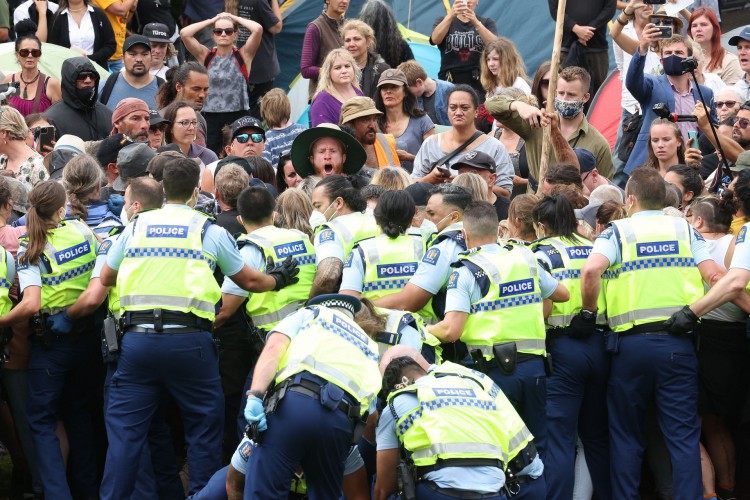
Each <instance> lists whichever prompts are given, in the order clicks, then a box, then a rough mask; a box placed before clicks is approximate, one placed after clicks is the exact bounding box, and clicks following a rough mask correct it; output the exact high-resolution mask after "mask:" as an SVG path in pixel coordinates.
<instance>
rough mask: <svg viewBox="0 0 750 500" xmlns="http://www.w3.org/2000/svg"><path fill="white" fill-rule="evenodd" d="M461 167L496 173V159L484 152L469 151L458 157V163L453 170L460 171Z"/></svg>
mask: <svg viewBox="0 0 750 500" xmlns="http://www.w3.org/2000/svg"><path fill="white" fill-rule="evenodd" d="M461 167H471V168H478V169H480V170H487V171H489V172H490V173H492V174H494V173H495V159H494V158H493V157H491V156H490V155H488V154H487V153H483V152H482V151H469V152H468V153H464V154H463V155H461V156H459V157H458V161H457V162H456V163H454V164H453V165H452V166H451V168H453V169H456V170H458V169H459V168H461Z"/></svg>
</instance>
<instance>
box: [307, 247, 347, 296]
mask: <svg viewBox="0 0 750 500" xmlns="http://www.w3.org/2000/svg"><path fill="white" fill-rule="evenodd" d="M343 270H344V263H343V262H341V259H337V258H336V257H328V258H326V259H323V260H322V261H320V264H318V270H317V271H316V272H315V279H314V280H313V286H312V290H310V297H316V296H318V295H322V294H326V293H338V291H339V287H340V286H341V274H342V272H343Z"/></svg>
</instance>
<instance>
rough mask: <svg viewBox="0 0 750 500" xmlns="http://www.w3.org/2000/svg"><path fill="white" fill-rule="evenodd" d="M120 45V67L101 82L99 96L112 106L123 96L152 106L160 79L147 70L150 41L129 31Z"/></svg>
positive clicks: (161, 82)
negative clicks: (121, 65)
mask: <svg viewBox="0 0 750 500" xmlns="http://www.w3.org/2000/svg"><path fill="white" fill-rule="evenodd" d="M116 3H117V2H116ZM113 5H115V4H113ZM122 49H123V55H122V64H123V70H122V71H121V70H119V69H118V70H117V71H116V72H115V73H113V74H111V75H110V76H109V78H107V79H106V80H105V81H104V82H102V83H101V85H100V88H99V100H100V101H101V103H102V104H105V105H106V106H107V107H108V108H109V109H112V110H114V109H115V107H116V106H117V105H118V103H119V102H120V101H122V100H123V99H126V98H138V99H140V100H142V101H144V102H145V103H146V104H147V105H148V107H149V108H155V107H156V92H157V91H158V89H159V85H162V84H163V83H164V81H163V80H161V78H159V77H158V76H154V75H152V74H151V72H150V68H151V42H150V41H149V39H148V38H146V37H145V36H143V35H131V36H129V37H127V38H126V39H125V43H123V45H122Z"/></svg>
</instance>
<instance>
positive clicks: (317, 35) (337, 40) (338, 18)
mask: <svg viewBox="0 0 750 500" xmlns="http://www.w3.org/2000/svg"><path fill="white" fill-rule="evenodd" d="M348 7H349V0H328V1H327V2H325V9H323V12H322V13H321V14H320V16H318V17H317V18H316V19H315V20H313V22H311V23H310V24H308V25H307V29H306V30H305V38H304V40H303V42H302V55H301V57H300V64H299V67H300V71H301V73H302V76H303V77H305V78H307V79H308V80H310V85H309V90H308V94H309V97H310V99H311V100H312V98H313V95H315V93H316V92H317V91H318V86H319V78H320V71H321V69H322V67H323V62H324V61H325V60H326V58H327V57H328V54H329V53H330V52H331V51H332V50H334V49H338V48H340V47H342V40H341V33H340V29H341V25H342V24H343V22H344V16H345V15H346V9H347V8H348ZM333 123H335V122H333Z"/></svg>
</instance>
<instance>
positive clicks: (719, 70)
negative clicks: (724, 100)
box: [687, 7, 742, 85]
mask: <svg viewBox="0 0 750 500" xmlns="http://www.w3.org/2000/svg"><path fill="white" fill-rule="evenodd" d="M687 32H688V36H690V37H691V38H692V39H693V40H695V41H696V42H698V44H700V46H701V48H702V49H703V52H704V53H705V60H704V62H703V64H702V65H701V66H702V69H703V71H705V72H709V73H716V74H717V75H719V77H721V79H722V80H723V81H724V83H725V84H727V85H734V84H735V83H737V82H738V81H739V80H740V79H741V78H742V69H741V68H740V62H739V59H737V56H736V55H735V54H733V53H731V52H729V51H728V50H727V49H725V48H724V47H722V46H721V27H720V26H719V20H718V19H717V17H716V12H714V10H713V9H711V8H706V7H698V8H696V9H695V10H693V12H692V14H691V15H690V20H689V21H688V30H687Z"/></svg>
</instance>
